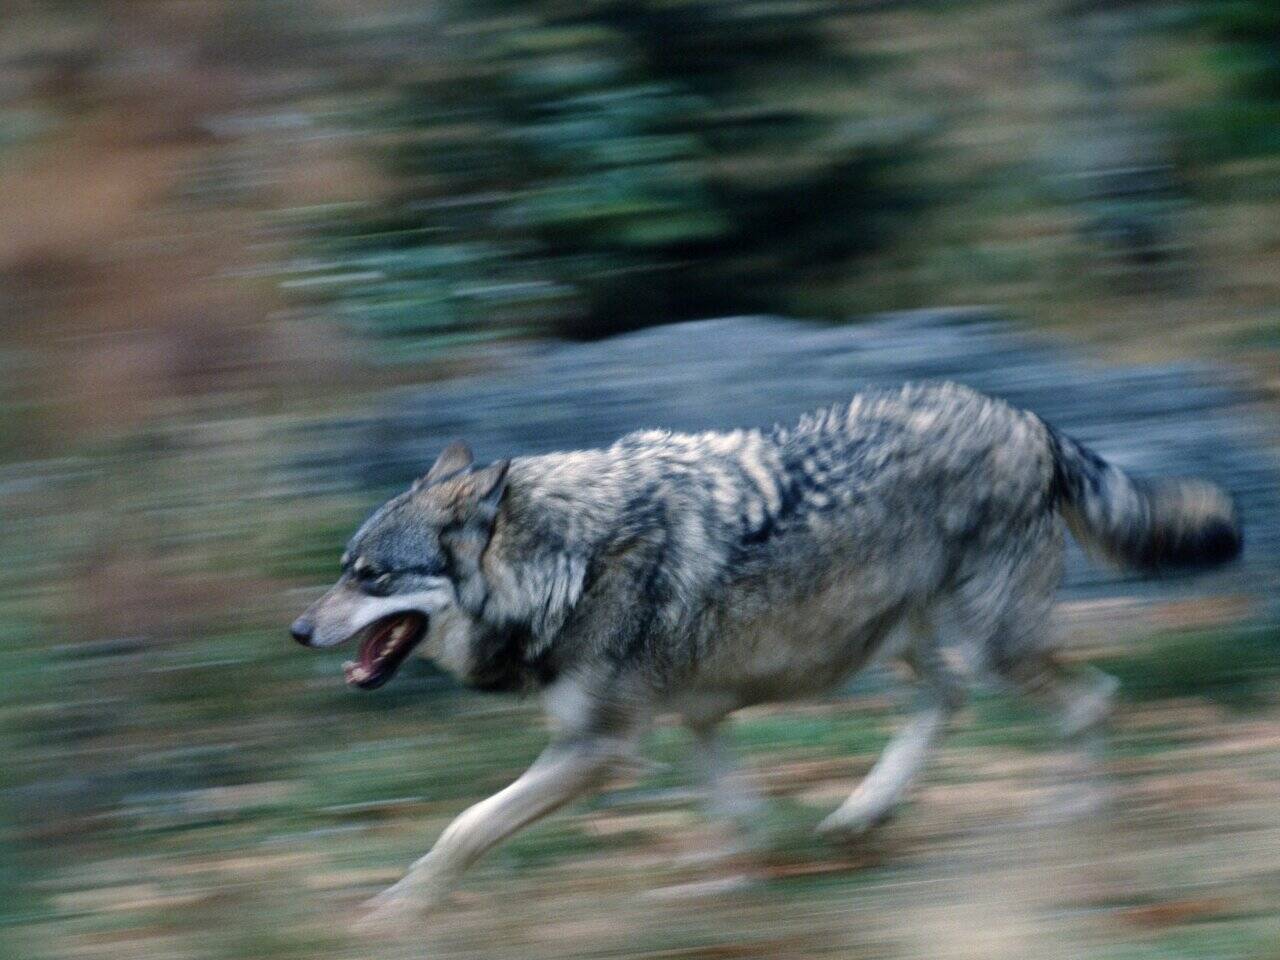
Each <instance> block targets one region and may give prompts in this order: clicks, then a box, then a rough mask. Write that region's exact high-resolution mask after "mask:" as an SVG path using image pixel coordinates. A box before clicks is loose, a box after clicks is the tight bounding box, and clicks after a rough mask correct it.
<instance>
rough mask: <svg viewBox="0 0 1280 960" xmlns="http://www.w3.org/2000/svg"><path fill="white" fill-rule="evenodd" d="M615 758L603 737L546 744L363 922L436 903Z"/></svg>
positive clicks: (616, 751) (596, 779)
mask: <svg viewBox="0 0 1280 960" xmlns="http://www.w3.org/2000/svg"><path fill="white" fill-rule="evenodd" d="M621 756H622V744H621V743H620V742H618V741H617V740H616V739H612V738H607V737H603V736H583V737H577V738H573V739H565V740H561V741H558V742H555V743H552V744H551V746H549V747H547V749H546V750H544V751H543V752H542V754H541V755H540V756H539V757H538V759H537V760H535V761H534V763H533V766H531V767H530V768H529V769H528V770H526V771H525V772H524V773H523V774H522V775H521V776H520V778H519V779H518V780H516V781H515V782H514V783H513V784H511V785H510V786H509V787H507V788H506V789H504V790H501V791H499V792H498V793H495V794H494V795H493V796H491V797H489V798H488V799H487V800H481V801H480V802H479V803H477V804H474V805H473V806H471V807H468V808H467V809H466V810H465V811H464V812H463V813H462V814H460V815H459V816H458V817H457V818H456V819H455V820H454V821H453V822H452V823H451V824H449V826H448V827H447V828H446V829H445V831H444V833H442V834H441V835H440V839H439V840H437V841H436V845H435V846H434V847H432V848H431V852H430V853H428V854H427V855H426V856H424V857H422V858H421V859H420V860H418V861H417V862H416V863H415V864H414V865H413V866H412V867H411V868H410V869H409V872H408V874H406V875H405V877H404V878H403V879H402V880H400V882H398V883H396V884H395V885H394V886H392V887H389V888H388V889H387V890H385V891H383V892H382V893H381V894H379V895H378V896H377V897H375V898H374V899H373V900H372V901H371V903H370V905H371V906H372V907H373V912H372V913H371V914H370V917H369V919H370V920H373V921H375V922H376V921H379V920H383V919H390V918H392V917H394V916H399V915H403V914H407V913H413V912H416V911H425V910H428V909H430V908H431V907H433V906H435V905H437V904H439V903H441V902H442V901H443V900H444V899H445V897H447V896H448V894H449V891H450V890H451V889H452V888H453V886H454V885H455V884H456V883H457V881H458V879H459V878H460V877H461V876H462V874H463V872H464V871H466V869H467V868H468V867H469V866H471V864H473V863H475V861H476V860H478V859H480V857H481V856H483V855H484V854H485V853H486V852H487V851H488V850H490V849H492V848H493V847H494V846H496V845H497V844H499V843H501V842H502V841H503V840H505V839H506V838H507V837H509V836H511V834H513V833H515V832H516V831H517V830H519V829H520V828H521V827H524V826H527V825H528V824H530V823H533V822H534V821H535V820H538V819H539V818H541V817H544V816H546V815H547V814H548V813H551V812H552V811H554V810H556V809H558V808H560V807H562V806H564V805H565V804H566V803H569V802H570V801H572V800H574V799H576V798H577V797H579V796H581V795H582V794H584V793H585V792H587V791H588V790H590V789H591V788H592V787H594V786H596V785H597V784H599V783H600V782H601V781H602V780H603V779H604V778H605V777H606V776H607V775H608V773H609V771H610V769H611V768H612V766H613V765H614V763H615V762H616V761H617V760H618V759H619V758H620V757H621Z"/></svg>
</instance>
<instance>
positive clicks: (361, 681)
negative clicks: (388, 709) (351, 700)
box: [342, 613, 427, 690]
mask: <svg viewBox="0 0 1280 960" xmlns="http://www.w3.org/2000/svg"><path fill="white" fill-rule="evenodd" d="M426 632H427V618H426V617H424V616H423V615H422V614H420V613H393V614H390V615H388V616H385V617H383V618H382V619H380V620H375V621H374V622H373V623H371V624H369V626H367V627H365V628H364V629H363V630H361V631H360V652H359V657H358V659H356V660H348V661H347V662H346V663H344V664H343V665H342V670H343V672H344V673H345V674H346V677H347V683H349V684H351V685H352V686H353V687H359V688H360V689H362V690H375V689H377V688H378V687H380V686H382V685H383V684H384V683H386V682H387V681H388V680H390V679H391V677H392V675H394V674H395V672H396V670H397V669H399V667H400V664H402V663H404V660H405V657H407V656H409V654H410V652H411V651H412V650H413V648H414V647H416V646H417V645H418V644H419V643H421V642H422V638H423V636H424V635H425V634H426Z"/></svg>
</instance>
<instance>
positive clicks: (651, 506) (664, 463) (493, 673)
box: [292, 384, 1242, 916]
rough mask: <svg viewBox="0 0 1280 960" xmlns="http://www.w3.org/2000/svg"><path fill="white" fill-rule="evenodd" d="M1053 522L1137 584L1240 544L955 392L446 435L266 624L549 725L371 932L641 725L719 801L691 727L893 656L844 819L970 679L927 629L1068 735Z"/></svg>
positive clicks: (1208, 490)
mask: <svg viewBox="0 0 1280 960" xmlns="http://www.w3.org/2000/svg"><path fill="white" fill-rule="evenodd" d="M1064 527H1065V528H1066V529H1069V530H1070V531H1071V533H1072V534H1073V535H1074V536H1075V538H1076V539H1077V540H1078V541H1080V542H1081V543H1082V544H1083V545H1084V546H1086V547H1087V548H1089V549H1090V550H1091V551H1093V552H1094V553H1095V554H1098V555H1100V556H1101V557H1103V558H1105V559H1107V560H1109V561H1111V562H1113V563H1115V564H1118V565H1120V566H1122V567H1125V568H1129V569H1133V570H1139V571H1147V572H1154V573H1159V572H1164V571H1171V570H1175V569H1179V568H1181V569H1186V568H1207V567H1211V566H1215V565H1218V564H1221V563H1225V562H1227V561H1229V560H1231V559H1233V558H1234V557H1236V556H1237V555H1238V554H1239V552H1240V549H1241V543H1242V539H1241V533H1240V526H1239V522H1238V520H1237V515H1236V511H1235V509H1234V506H1233V504H1232V501H1231V499H1230V498H1229V497H1228V495H1227V494H1226V493H1224V492H1223V491H1222V490H1220V489H1219V488H1217V487H1215V486H1212V485H1210V484H1207V483H1203V482H1199V481H1193V480H1177V481H1148V480H1140V479H1136V478H1133V477H1130V476H1128V475H1126V474H1125V473H1123V472H1122V471H1121V470H1119V469H1118V468H1116V467H1115V466H1113V465H1111V464H1108V463H1106V462H1105V461H1103V460H1102V459H1101V458H1099V457H1098V456H1097V455H1096V454H1094V453H1093V452H1091V451H1090V450H1088V449H1087V448H1085V447H1084V446H1082V445H1081V444H1079V443H1077V442H1076V441H1075V440H1072V439H1071V438H1070V437H1067V436H1064V435H1063V434H1061V433H1059V432H1058V431H1056V430H1055V429H1053V428H1052V427H1050V426H1049V425H1048V424H1046V423H1045V422H1044V421H1043V420H1041V419H1040V418H1039V417H1037V416H1035V415H1034V414H1031V413H1028V412H1025V411H1022V410H1018V409H1015V408H1013V407H1011V406H1009V405H1007V404H1005V403H1003V402H1001V401H999V400H995V399H991V398H989V397H986V396H983V395H981V394H978V393H975V392H973V391H972V390H969V389H967V388H965V387H961V386H957V385H954V384H943V385H932V386H930V385H908V386H905V387H903V388H901V389H899V390H895V391H885V392H872V393H866V394H861V395H858V396H855V397H854V399H853V400H852V402H850V403H847V404H843V405H838V406H835V407H832V408H830V409H825V410H821V411H819V412H817V413H814V414H812V415H809V416H805V417H804V418H802V419H801V420H800V422H799V423H798V424H795V425H793V426H786V427H782V426H779V427H774V428H773V429H772V430H768V431H761V430H735V431H733V432H730V433H702V434H693V435H689V434H679V433H670V432H667V431H662V430H650V431H642V432H638V433H633V434H630V435H628V436H625V437H623V438H622V439H620V440H618V441H617V442H615V443H614V444H613V445H612V446H610V447H608V448H606V449H597V450H580V451H574V452H567V453H553V454H548V455H544V456H534V457H520V458H516V459H513V460H502V461H499V462H496V463H491V464H486V465H483V466H481V465H477V464H476V463H474V462H473V460H472V455H471V453H470V451H469V450H468V448H467V447H466V446H465V445H463V444H461V443H455V444H452V445H450V446H449V447H447V448H446V449H445V450H444V452H443V453H441V454H440V456H439V459H437V460H436V462H435V464H434V466H432V467H431V469H430V470H429V471H428V472H427V473H426V475H425V476H423V477H422V478H421V479H419V480H418V481H417V482H415V483H414V484H413V486H412V488H411V489H409V490H408V491H406V492H404V493H402V494H400V495H399V496H397V497H395V498H394V499H392V500H391V501H389V502H388V503H387V504H385V505H384V506H383V507H381V508H380V509H379V510H378V511H377V512H376V513H374V514H373V516H372V517H370V518H369V519H368V520H367V521H366V522H365V524H364V525H363V526H362V527H360V529H359V530H358V531H357V532H356V534H355V536H354V537H352V538H351V541H350V543H349V545H348V547H347V551H346V553H345V554H344V555H343V557H342V574H341V577H340V578H339V579H338V582H337V583H336V584H335V585H334V586H333V587H332V588H331V589H330V590H329V591H328V592H327V593H325V594H324V596H322V597H321V598H320V599H319V600H317V601H316V602H315V603H314V604H313V605H312V606H311V607H310V608H309V609H308V610H307V611H306V612H305V613H304V614H303V615H302V616H301V617H299V618H298V619H297V621H295V622H294V624H293V626H292V634H293V636H294V638H295V639H296V640H298V642H300V643H303V644H305V645H307V646H311V647H331V646H335V645H337V644H339V643H342V642H343V641H345V640H351V639H355V640H357V641H358V643H357V646H358V653H357V654H356V658H355V659H354V660H353V661H351V662H349V663H347V664H346V667H345V670H346V679H347V682H348V683H350V684H352V685H354V686H356V687H361V688H365V689H371V688H374V687H378V686H381V685H382V684H384V683H386V682H387V680H389V679H390V678H391V676H392V675H393V674H394V673H395V671H396V669H397V667H399V666H400V665H401V663H403V662H404V660H405V658H406V657H407V656H408V655H409V654H410V653H411V652H413V651H414V650H415V648H420V649H419V650H418V652H419V653H420V654H423V655H425V656H427V657H429V658H432V659H434V660H435V661H436V662H437V663H438V664H439V665H440V666H442V667H443V668H445V669H447V670H449V671H451V672H452V673H453V674H455V675H456V676H458V677H459V678H460V679H461V680H462V681H464V682H465V683H467V684H469V685H471V686H473V687H477V688H479V689H481V690H508V691H536V692H539V693H540V694H541V696H542V698H543V701H544V704H545V707H546V710H547V712H548V714H549V717H550V719H551V721H552V725H553V728H554V729H555V730H556V732H555V734H554V735H553V739H552V742H551V744H550V746H548V747H547V749H546V751H545V752H544V753H543V754H542V755H541V756H539V758H538V759H537V760H536V761H535V762H534V764H533V765H532V767H530V769H529V770H528V771H527V772H526V773H525V774H523V775H522V776H521V777H519V778H518V779H517V780H516V781H515V782H514V783H513V784H511V785H510V786H509V787H507V788H506V789H504V790H502V791H500V792H499V793H497V794H495V795H494V796H492V797H490V798H488V799H487V800H484V801H482V802H480V803H477V804H476V805H475V806H473V807H471V808H470V809H468V810H467V811H466V812H464V813H463V814H462V815H461V816H459V817H458V818H457V819H456V820H455V821H454V822H453V823H452V824H451V825H450V826H449V827H448V828H447V829H446V830H445V831H444V833H443V834H442V835H441V837H440V838H439V841H438V842H437V843H436V845H435V847H434V848H433V849H432V850H431V851H430V853H428V854H427V855H426V856H425V857H423V858H422V859H420V860H419V861H418V862H417V863H416V864H414V866H413V867H412V869H411V870H410V872H409V873H408V874H407V876H406V877H405V878H404V879H403V880H401V881H400V882H399V883H397V884H396V885H395V886H393V887H392V888H390V890H388V891H387V892H386V893H384V894H382V895H381V896H380V898H378V899H377V900H376V901H375V905H376V910H375V916H377V915H384V916H385V915H387V914H388V913H395V914H398V913H401V912H403V911H405V910H407V909H408V910H411V909H419V908H424V907H426V906H429V905H431V904H433V903H436V902H438V901H439V900H440V899H441V898H442V897H444V895H445V894H446V893H447V891H448V890H449V889H450V887H451V886H452V885H453V884H454V883H455V882H456V880H457V879H458V877H459V876H460V874H461V873H462V872H463V870H465V869H466V868H467V866H468V865H470V864H471V863H472V862H474V861H475V860H476V859H477V858H478V857H480V856H481V855H482V854H483V853H484V852H485V851H487V850H489V849H490V848H492V847H493V846H494V845H495V844H497V843H498V842H500V841H502V840H503V839H504V838H506V837H508V836H510V835H511V834H512V833H513V832H514V831H516V830H518V829H520V828H521V827H523V826H525V825H527V824H529V823H531V822H533V821H534V820H537V819H538V818H539V817H542V816H543V815H545V814H547V813H550V812H551V811H553V810H555V809H556V808H558V807H561V806H563V805H564V804H566V803H568V802H570V801H572V800H573V799H574V798H576V797H579V796H581V795H582V794H583V793H585V792H586V791H588V790H590V789H591V788H593V787H594V786H597V785H599V784H600V782H601V781H602V780H603V779H604V778H605V777H607V776H608V774H609V772H610V771H611V770H613V769H616V768H617V766H618V765H619V764H621V763H624V762H626V761H627V760H628V759H629V758H630V757H631V756H632V752H633V750H634V749H635V745H636V741H637V738H638V737H639V736H640V735H641V733H642V732H643V731H644V730H645V728H646V726H647V725H648V724H649V722H650V721H651V720H652V719H653V718H654V717H655V716H656V715H659V714H668V715H675V716H676V717H677V718H678V719H679V720H680V722H682V723H683V724H685V725H686V726H687V727H688V729H689V730H690V731H692V733H693V738H694V743H695V744H696V746H697V749H698V750H699V751H700V753H701V762H700V763H699V764H698V767H699V769H701V770H702V771H704V772H705V774H706V776H707V777H708V779H709V783H708V787H709V794H710V797H711V800H712V806H713V808H718V809H719V810H721V811H728V812H730V813H732V812H733V811H734V809H735V807H737V809H738V810H739V811H741V809H742V806H741V804H739V803H738V801H737V797H738V795H737V794H736V793H735V792H734V791H731V790H730V789H729V788H728V784H729V781H730V772H731V768H730V764H729V762H728V759H727V757H726V755H725V751H724V749H723V746H722V743H721V741H720V738H719V737H718V735H717V729H718V727H719V726H720V724H721V721H723V720H724V719H725V717H726V716H727V715H728V714H730V713H732V712H733V711H734V710H737V709H738V708H740V707H744V706H747V705H749V704H757V703H761V702H766V701H781V700H791V699H798V698H804V697H813V696H818V695H821V694H823V693H825V692H828V691H831V690H832V689H833V688H834V687H836V686H837V685H839V684H841V683H842V682H843V681H845V680H846V679H847V678H849V677H850V676H851V675H852V674H853V673H855V672H856V671H858V670H859V669H860V668H862V667H864V666H865V665H866V664H867V663H868V662H870V661H872V659H873V658H876V659H881V660H883V659H892V660H899V661H902V662H904V663H905V664H906V665H907V666H908V667H909V668H910V670H911V672H912V674H913V675H914V677H915V678H916V679H917V681H918V685H919V694H920V696H919V701H920V705H919V707H918V708H917V710H916V712H915V713H914V714H913V715H912V716H911V718H910V719H909V720H908V722H907V723H906V725H905V727H904V728H903V729H902V731H901V732H900V733H899V734H898V735H897V736H896V737H895V738H894V739H893V740H892V741H891V742H890V744H889V745H888V747H887V748H886V750H885V752H884V755H883V756H882V757H881V758H880V759H879V761H878V762H877V763H876V764H875V766H874V767H873V768H872V770H871V771H870V773H869V774H868V775H867V777H866V778H865V780H864V781H863V782H862V783H861V785H859V786H858V788H857V789H856V790H854V791H853V793H852V795H851V796H850V797H849V798H848V799H847V800H846V801H845V802H844V803H843V805H841V806H840V807H839V809H837V810H836V811H835V812H834V813H833V814H831V816H830V817H828V818H827V819H826V820H825V821H824V822H823V824H822V827H821V829H822V830H823V831H824V832H825V833H827V834H829V835H832V836H835V837H847V836H850V835H853V834H856V833H858V832H860V831H862V830H865V829H867V828H868V827H871V826H873V825H875V824H876V823H878V822H879V821H881V820H882V819H884V818H885V817H886V816H887V815H888V814H889V812H890V811H891V809H892V808H893V807H894V805H895V804H896V803H897V802H898V801H899V800H900V799H901V798H902V796H903V794H904V792H905V791H906V789H907V787H908V786H909V784H910V782H911V781H912V779H913V778H914V776H915V775H916V774H917V772H918V771H919V769H920V767H921V766H922V764H923V762H924V760H925V757H926V754H927V753H928V751H929V748H930V746H931V745H932V744H933V743H934V742H935V740H936V739H937V737H938V735H939V734H940V733H941V732H942V731H943V729H944V727H945V726H946V725H947V721H948V718H949V717H950V716H951V715H952V714H953V713H954V711H955V710H956V709H957V707H958V706H959V705H960V703H961V701H962V699H963V696H964V691H965V688H966V684H967V679H969V678H970V675H971V674H972V673H973V671H962V670H957V669H956V668H955V666H954V663H953V660H954V658H950V657H944V656H943V647H944V642H943V641H942V640H941V639H940V638H941V637H943V636H950V637H952V638H953V639H954V640H955V641H956V645H958V646H959V647H960V648H961V649H963V650H964V651H967V653H968V654H969V656H968V657H967V660H968V662H969V663H970V664H976V666H977V667H978V668H979V670H980V671H981V674H982V675H984V676H986V677H994V678H996V679H997V680H999V681H1002V682H1003V683H1005V684H1006V685H1008V686H1009V687H1011V688H1013V689H1015V690H1018V691H1021V692H1023V693H1025V694H1027V695H1028V696H1030V697H1032V698H1033V699H1035V700H1038V701H1040V702H1041V703H1043V704H1045V705H1046V706H1048V707H1049V708H1051V709H1052V710H1054V711H1055V712H1056V715H1057V717H1058V719H1059V725H1060V726H1061V728H1062V730H1063V732H1064V733H1065V734H1067V735H1078V734H1081V733H1082V732H1083V731H1085V730H1087V729H1089V728H1091V727H1094V726H1095V725H1096V724H1098V723H1099V721H1101V720H1102V719H1103V717H1104V716H1105V714H1106V712H1107V704H1108V701H1109V694H1110V691H1111V688H1112V687H1113V686H1114V684H1113V682H1110V678H1105V677H1103V676H1102V675H1099V674H1096V673H1089V672H1082V671H1074V672H1073V671H1069V670H1068V669H1067V668H1065V667H1064V666H1063V665H1062V664H1061V663H1059V662H1058V660H1056V659H1055V656H1054V650H1055V643H1054V640H1053V638H1052V636H1051V633H1050V631H1049V629H1048V625H1047V616H1048V614H1049V612H1050V607H1051V604H1052V601H1053V595H1054V591H1055V588H1056V587H1057V585H1058V582H1059V579H1060V576H1061V570H1062V554H1063V530H1064ZM949 643H950V642H948V644H949Z"/></svg>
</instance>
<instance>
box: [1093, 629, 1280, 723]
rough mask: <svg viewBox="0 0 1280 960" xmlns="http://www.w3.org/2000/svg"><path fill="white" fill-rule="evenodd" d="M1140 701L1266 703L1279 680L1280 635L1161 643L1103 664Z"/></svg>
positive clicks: (1230, 634) (1252, 633) (1218, 634)
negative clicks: (1174, 699) (1192, 699)
mask: <svg viewBox="0 0 1280 960" xmlns="http://www.w3.org/2000/svg"><path fill="white" fill-rule="evenodd" d="M1099 666H1100V667H1102V669H1104V670H1106V671H1107V672H1108V673H1111V674H1113V675H1115V676H1116V677H1117V678H1118V679H1119V680H1120V689H1121V690H1122V691H1123V692H1124V695H1125V696H1127V697H1130V698H1132V699H1136V700H1155V699H1161V698H1166V697H1204V698H1206V699H1209V700H1213V701H1216V702H1220V703H1226V704H1231V705H1235V706H1252V705H1256V704H1258V703H1260V702H1265V701H1266V699H1267V697H1268V696H1269V695H1270V694H1271V692H1272V690H1273V689H1274V685H1275V679H1276V677H1277V676H1280V631H1277V630H1276V628H1275V627H1255V628H1250V629H1240V630H1231V631H1214V632H1208V633H1184V634H1174V635H1172V636H1168V637H1163V638H1159V639H1157V640H1156V641H1154V642H1152V643H1151V644H1149V645H1147V646H1146V647H1144V648H1141V649H1138V650H1135V652H1134V653H1133V654H1131V655H1129V656H1125V657H1118V658H1115V659H1113V660H1108V661H1104V662H1101V663H1099Z"/></svg>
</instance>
